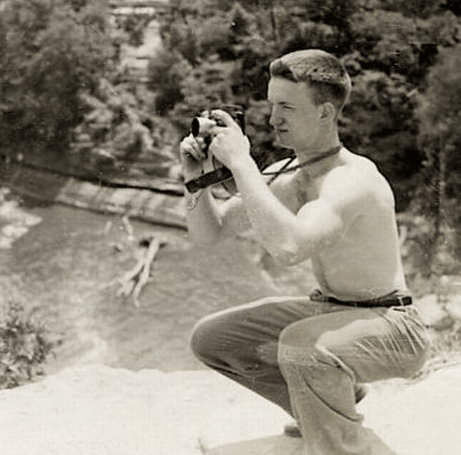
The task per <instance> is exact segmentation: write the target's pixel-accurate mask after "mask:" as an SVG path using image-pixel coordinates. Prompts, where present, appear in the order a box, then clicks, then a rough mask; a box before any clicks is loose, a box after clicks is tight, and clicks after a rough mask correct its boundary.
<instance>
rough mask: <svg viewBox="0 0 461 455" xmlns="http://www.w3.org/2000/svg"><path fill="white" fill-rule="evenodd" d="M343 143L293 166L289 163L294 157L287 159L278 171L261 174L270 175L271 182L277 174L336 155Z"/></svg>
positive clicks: (295, 169)
mask: <svg viewBox="0 0 461 455" xmlns="http://www.w3.org/2000/svg"><path fill="white" fill-rule="evenodd" d="M342 147H343V145H342V144H339V145H337V146H335V147H333V148H331V149H329V150H327V151H326V152H325V153H322V154H321V155H317V156H314V157H312V158H309V159H307V160H305V161H302V162H301V163H298V164H295V165H294V166H290V164H291V163H292V162H293V161H294V159H295V158H291V159H290V160H288V161H287V162H286V163H285V165H284V166H283V167H282V168H281V169H279V170H278V171H274V172H263V175H272V176H273V178H272V179H271V180H270V182H269V183H272V182H273V181H274V180H275V179H276V178H277V177H278V176H279V175H281V174H288V173H289V172H293V171H297V170H298V169H301V168H303V167H306V166H310V165H312V164H315V163H319V162H320V161H323V160H325V159H327V158H329V157H330V156H333V155H336V154H337V153H339V151H340V150H341V149H342Z"/></svg>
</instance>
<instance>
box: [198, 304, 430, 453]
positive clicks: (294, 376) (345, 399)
mask: <svg viewBox="0 0 461 455" xmlns="http://www.w3.org/2000/svg"><path fill="white" fill-rule="evenodd" d="M414 311H415V310H414V309H413V308H405V309H398V310H397V309H386V308H376V309H357V308H353V307H347V306H344V305H338V304H332V303H329V302H318V301H315V302H312V301H310V300H309V298H307V297H299V298H293V297H279V298H267V299H262V300H259V301H257V302H254V303H251V304H247V305H243V306H240V307H237V308H232V309H229V310H225V311H222V312H219V313H217V314H214V315H211V316H208V317H206V318H204V319H203V320H202V321H200V322H199V323H198V324H197V326H196V327H195V329H194V331H193V333H192V337H191V346H192V350H193V351H194V353H195V355H196V356H197V357H198V358H199V359H200V360H201V361H202V362H204V363H205V364H206V365H208V366H210V367H211V368H213V369H215V370H217V371H219V372H221V373H222V374H224V375H226V376H227V377H229V378H231V379H233V380H235V381H237V382H238V383H240V384H242V385H243V386H245V387H247V388H249V389H251V390H253V391H255V392H257V393H258V394H260V395H261V396H263V397H265V398H267V399H269V400H270V401H272V402H274V403H276V404H277V405H279V406H281V407H282V408H283V409H285V410H286V411H287V412H288V413H289V414H291V415H293V416H294V417H296V419H297V420H298V423H299V425H300V429H301V432H302V434H303V438H304V442H305V448H306V454H309V455H330V454H331V455H343V454H344V455H345V454H350V455H352V454H353V455H359V454H360V455H375V454H376V455H378V454H379V455H387V454H391V453H392V452H391V451H390V450H388V449H386V447H385V446H384V445H383V444H382V443H381V442H380V441H379V440H378V439H377V438H376V437H373V436H374V435H373V434H372V433H371V432H369V430H366V429H364V428H363V427H362V425H361V421H362V419H361V416H360V415H358V414H357V413H356V410H355V403H354V387H355V385H356V384H358V383H362V382H372V381H376V380H380V379H386V378H390V377H396V376H404V377H405V376H409V375H411V374H412V373H414V372H415V371H416V370H417V369H418V368H419V367H420V366H421V365H422V363H423V361H424V358H425V350H426V346H427V343H426V339H425V336H424V327H423V325H422V324H421V322H420V320H419V318H418V316H417V314H414ZM386 450H387V451H386Z"/></svg>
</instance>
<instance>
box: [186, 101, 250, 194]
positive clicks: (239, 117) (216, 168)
mask: <svg viewBox="0 0 461 455" xmlns="http://www.w3.org/2000/svg"><path fill="white" fill-rule="evenodd" d="M217 109H218V108H217ZM219 109H221V110H223V111H225V112H227V113H228V114H229V115H230V116H231V117H232V118H233V119H234V120H235V121H236V122H237V124H238V125H239V126H240V128H241V130H242V132H243V134H245V113H244V111H243V109H242V107H241V106H238V105H234V104H226V105H224V106H220V107H219ZM215 126H221V127H225V126H226V125H225V124H223V122H222V121H221V120H220V119H218V118H217V117H215V116H213V113H212V111H204V112H203V113H202V114H201V115H200V116H198V117H194V118H193V119H192V122H191V133H192V136H194V137H200V138H202V139H203V151H204V153H205V154H206V155H207V161H208V162H209V163H208V164H209V166H208V167H211V170H210V171H209V172H206V173H204V174H202V175H201V176H200V177H198V178H196V179H192V180H190V181H189V182H186V188H187V190H188V191H189V192H190V193H195V192H197V191H198V190H200V189H202V188H206V187H207V186H211V185H216V184H218V183H222V185H223V186H224V188H225V189H226V190H228V191H229V192H235V188H234V185H233V182H231V180H232V173H231V172H230V170H229V169H228V168H227V167H225V166H223V165H222V163H220V162H219V161H218V160H217V159H216V158H214V157H213V156H208V148H209V146H210V143H211V141H212V136H211V133H212V131H213V128H214V127H215Z"/></svg>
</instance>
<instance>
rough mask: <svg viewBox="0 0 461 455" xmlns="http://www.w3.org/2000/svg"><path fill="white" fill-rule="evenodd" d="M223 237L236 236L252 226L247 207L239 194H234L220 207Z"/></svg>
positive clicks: (221, 234) (221, 235)
mask: <svg viewBox="0 0 461 455" xmlns="http://www.w3.org/2000/svg"><path fill="white" fill-rule="evenodd" d="M220 212H221V233H220V237H221V239H225V238H228V237H235V236H236V235H237V234H240V233H242V232H244V231H247V230H249V229H250V228H251V225H250V222H249V221H248V218H247V216H246V213H245V207H244V205H243V202H242V199H241V198H240V197H239V196H233V197H231V198H230V199H228V200H227V201H225V202H224V203H223V204H222V205H221V208H220Z"/></svg>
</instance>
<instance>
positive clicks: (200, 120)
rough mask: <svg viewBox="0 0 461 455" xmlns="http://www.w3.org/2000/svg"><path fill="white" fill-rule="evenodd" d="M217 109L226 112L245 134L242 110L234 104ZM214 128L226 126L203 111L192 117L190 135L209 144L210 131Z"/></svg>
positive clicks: (209, 112)
mask: <svg viewBox="0 0 461 455" xmlns="http://www.w3.org/2000/svg"><path fill="white" fill-rule="evenodd" d="M219 109H221V110H223V111H226V112H227V113H228V114H229V115H230V116H231V117H232V118H233V119H234V120H235V121H236V122H237V124H238V125H239V126H240V129H241V130H242V132H243V134H245V113H244V112H243V109H242V108H241V107H240V106H238V105H235V104H226V105H225V106H222V107H220V108H219ZM215 126H222V127H224V126H226V125H224V124H223V123H222V122H221V121H220V120H219V119H218V118H216V117H214V116H213V113H212V112H211V111H205V112H204V113H202V115H201V116H199V117H194V118H193V119H192V122H191V133H192V136H194V137H202V138H203V139H205V143H206V142H207V141H209V142H211V138H210V135H211V131H212V130H213V127H215Z"/></svg>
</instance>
